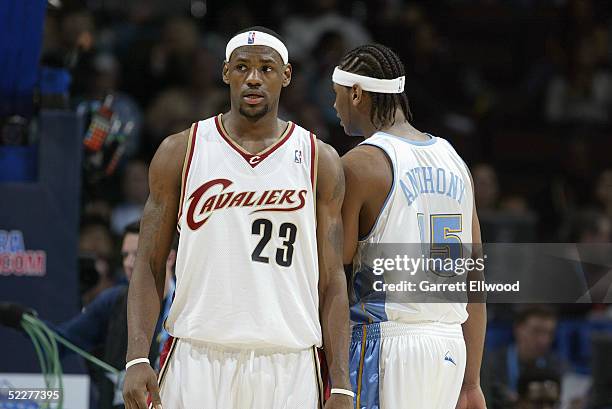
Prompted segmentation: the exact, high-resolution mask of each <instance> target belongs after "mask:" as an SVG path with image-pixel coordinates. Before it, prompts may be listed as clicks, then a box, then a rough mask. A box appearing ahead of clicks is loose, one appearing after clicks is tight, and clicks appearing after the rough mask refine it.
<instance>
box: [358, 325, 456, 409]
mask: <svg viewBox="0 0 612 409" xmlns="http://www.w3.org/2000/svg"><path fill="white" fill-rule="evenodd" d="M465 361H466V350H465V342H464V340H463V332H462V330H461V325H459V324H442V323H424V324H400V323H395V322H382V323H375V324H369V325H355V326H354V327H353V336H352V341H351V349H350V377H351V383H352V386H353V391H354V392H355V394H356V396H355V407H356V408H357V409H455V406H456V404H457V399H458V398H459V392H460V390H461V384H462V382H463V374H464V371H465Z"/></svg>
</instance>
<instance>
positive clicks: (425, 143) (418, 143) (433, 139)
mask: <svg viewBox="0 0 612 409" xmlns="http://www.w3.org/2000/svg"><path fill="white" fill-rule="evenodd" d="M376 133H378V134H382V135H385V136H390V137H392V138H395V139H397V140H400V141H402V142H406V143H409V144H410V145H415V146H429V145H433V144H434V143H436V142H437V141H438V138H437V137H435V136H433V135H430V134H428V133H426V132H423V133H424V134H425V135H429V137H430V138H431V139H429V140H426V141H413V140H411V139H406V138H402V137H399V136H395V135H392V134H390V133H386V132H380V131H379V132H376ZM374 135H376V134H374Z"/></svg>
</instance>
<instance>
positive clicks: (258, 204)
mask: <svg viewBox="0 0 612 409" xmlns="http://www.w3.org/2000/svg"><path fill="white" fill-rule="evenodd" d="M268 193H270V191H269V190H266V191H264V192H263V194H262V195H261V199H259V201H258V202H257V206H261V205H262V204H263V202H264V200H266V196H268Z"/></svg>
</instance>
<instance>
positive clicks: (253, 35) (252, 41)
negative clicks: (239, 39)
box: [247, 31, 255, 44]
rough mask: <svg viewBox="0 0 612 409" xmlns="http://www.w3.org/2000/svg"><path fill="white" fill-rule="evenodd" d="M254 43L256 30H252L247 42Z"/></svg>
mask: <svg viewBox="0 0 612 409" xmlns="http://www.w3.org/2000/svg"><path fill="white" fill-rule="evenodd" d="M254 43H255V31H251V32H250V33H249V37H248V39H247V44H254Z"/></svg>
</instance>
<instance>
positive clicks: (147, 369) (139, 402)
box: [123, 364, 162, 409]
mask: <svg viewBox="0 0 612 409" xmlns="http://www.w3.org/2000/svg"><path fill="white" fill-rule="evenodd" d="M147 391H148V392H149V393H150V394H151V399H152V400H153V408H154V409H162V405H161V398H160V397H159V385H158V384H157V375H156V374H155V371H154V370H153V368H151V365H148V364H136V365H134V366H131V367H130V368H129V369H128V370H127V372H126V374H125V382H124V383H123V401H124V402H125V409H147Z"/></svg>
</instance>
